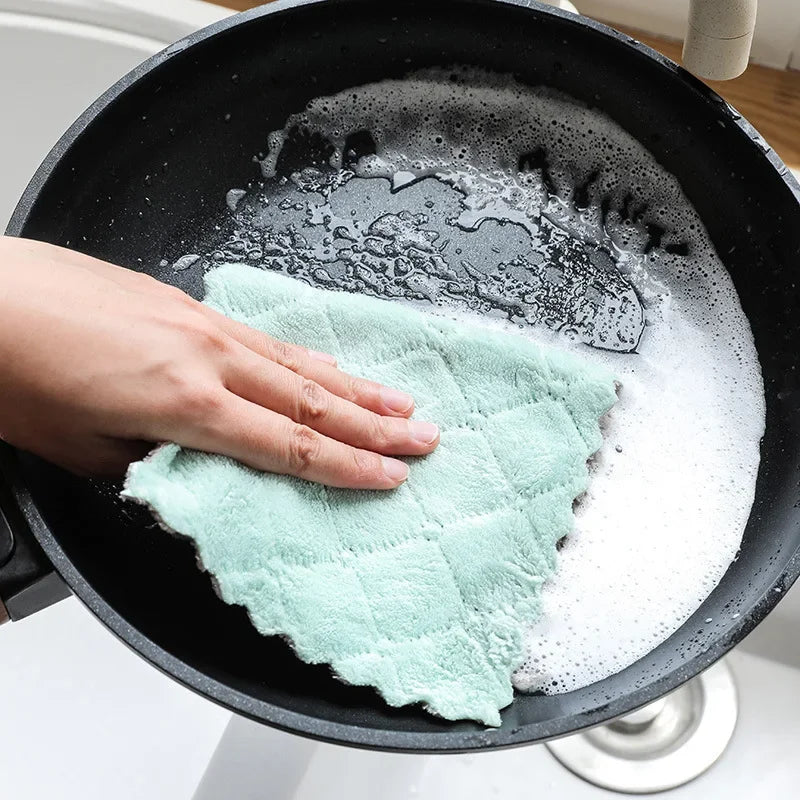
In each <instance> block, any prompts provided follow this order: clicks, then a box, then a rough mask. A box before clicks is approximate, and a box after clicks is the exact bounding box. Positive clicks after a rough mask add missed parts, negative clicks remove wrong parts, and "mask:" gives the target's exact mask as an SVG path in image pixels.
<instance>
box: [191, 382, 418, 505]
mask: <svg viewBox="0 0 800 800" xmlns="http://www.w3.org/2000/svg"><path fill="white" fill-rule="evenodd" d="M179 444H182V445H184V446H186V447H192V448H195V449H198V450H206V451H209V452H214V453H220V454H222V455H226V456H230V457H231V458H235V459H237V460H238V461H241V462H243V463H244V464H247V465H248V466H250V467H253V468H254V469H259V470H264V471H266V472H278V473H283V474H287V475H294V476H296V477H298V478H303V479H305V480H309V481H314V482H317V483H324V484H326V485H328V486H335V487H339V488H345V489H394V488H396V487H397V486H399V485H400V484H401V483H403V481H405V479H406V478H407V477H408V467H407V466H406V465H405V464H404V463H403V462H402V461H398V460H396V459H393V458H387V457H386V456H381V455H379V454H378V453H373V452H370V451H368V450H363V449H359V448H355V447H350V446H349V445H346V444H343V443H342V442H339V441H336V440H335V439H331V438H329V437H327V436H324V435H323V434H321V433H319V432H318V431H315V430H313V429H311V428H309V427H308V426H306V425H300V424H298V423H296V422H293V421H292V420H290V419H289V418H288V417H284V416H282V415H281V414H277V413H276V412H274V411H271V410H269V409H266V408H262V407H261V406H259V405H256V404H255V403H251V402H249V401H247V400H245V399H243V398H241V397H239V396H237V395H235V394H233V393H232V392H228V393H226V397H225V399H224V401H223V403H222V404H221V412H220V414H219V416H218V417H217V418H216V419H215V420H214V421H210V422H208V423H207V424H205V425H203V426H202V428H199V429H196V430H194V431H188V432H186V433H185V434H184V435H183V436H182V437H181V441H179Z"/></svg>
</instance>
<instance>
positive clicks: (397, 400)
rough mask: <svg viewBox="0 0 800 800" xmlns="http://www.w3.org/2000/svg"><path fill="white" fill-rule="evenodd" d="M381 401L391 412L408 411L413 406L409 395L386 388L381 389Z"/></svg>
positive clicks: (412, 400)
mask: <svg viewBox="0 0 800 800" xmlns="http://www.w3.org/2000/svg"><path fill="white" fill-rule="evenodd" d="M381 400H383V404H384V405H385V406H386V408H389V409H391V410H392V411H400V412H402V411H408V409H409V408H411V406H412V405H414V398H413V397H412V396H411V395H410V394H406V393H405V392H400V391H398V390H397V389H387V388H386V387H384V388H383V389H381Z"/></svg>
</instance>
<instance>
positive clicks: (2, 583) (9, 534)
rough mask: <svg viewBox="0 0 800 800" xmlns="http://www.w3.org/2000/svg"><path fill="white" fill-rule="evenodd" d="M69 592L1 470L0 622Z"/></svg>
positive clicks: (19, 617)
mask: <svg viewBox="0 0 800 800" xmlns="http://www.w3.org/2000/svg"><path fill="white" fill-rule="evenodd" d="M4 449H5V448H4ZM3 455H4V456H7V455H8V453H4V454H3ZM3 460H4V461H5V458H4V459H3ZM69 595H70V591H69V589H68V588H67V585H66V584H65V583H64V581H63V580H62V579H61V576H60V575H59V574H58V573H57V572H56V571H55V569H54V568H53V565H52V563H51V562H50V560H49V559H48V558H47V556H46V555H45V553H44V551H43V550H42V548H41V547H40V546H39V543H38V542H37V541H36V538H35V537H34V535H33V533H31V530H30V528H29V527H28V524H27V522H26V521H25V518H24V517H23V515H22V512H21V511H20V510H19V508H18V506H17V504H16V501H15V500H14V495H13V494H12V492H11V489H10V488H9V485H8V483H7V481H6V479H5V475H3V473H2V472H1V471H0V624H2V623H4V622H8V621H9V620H18V619H22V618H23V617H27V616H29V615H30V614H33V613H35V612H36V611H40V610H41V609H43V608H46V607H47V606H49V605H52V604H53V603H56V602H58V601H59V600H63V599H64V598H65V597H69Z"/></svg>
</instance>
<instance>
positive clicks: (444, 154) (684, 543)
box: [262, 68, 765, 693]
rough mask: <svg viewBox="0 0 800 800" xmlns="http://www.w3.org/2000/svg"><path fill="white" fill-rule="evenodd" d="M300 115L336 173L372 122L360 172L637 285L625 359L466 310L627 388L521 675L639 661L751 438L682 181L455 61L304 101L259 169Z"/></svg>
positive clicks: (687, 582)
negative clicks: (555, 236) (638, 316)
mask: <svg viewBox="0 0 800 800" xmlns="http://www.w3.org/2000/svg"><path fill="white" fill-rule="evenodd" d="M298 125H300V126H303V127H305V128H306V129H307V130H308V131H309V132H310V133H312V134H313V133H315V134H319V135H321V136H323V137H325V138H326V139H327V140H328V141H329V142H330V143H331V145H332V154H331V156H330V166H331V167H333V168H334V169H342V168H343V166H344V160H345V157H346V153H345V148H346V143H347V141H348V139H350V137H351V136H354V135H355V134H358V133H359V132H365V131H366V132H368V133H369V135H370V137H371V139H372V141H373V143H374V152H372V153H369V154H364V155H362V157H361V158H360V159H359V160H358V162H357V163H356V164H354V165H351V168H352V169H353V170H355V172H356V173H357V174H358V175H359V176H361V177H362V178H368V177H385V178H389V179H390V180H391V181H392V182H393V187H394V189H396V190H400V191H401V192H404V191H407V190H406V189H404V188H402V187H405V186H409V185H412V184H413V183H414V181H416V180H418V179H419V178H420V177H423V176H427V175H433V176H436V177H437V178H438V179H439V180H440V181H444V182H446V183H448V184H449V185H450V186H452V187H453V188H455V189H457V190H458V191H459V192H460V193H461V194H462V196H463V201H462V206H463V208H462V213H461V217H460V220H461V222H462V224H463V223H464V222H465V221H466V222H470V224H472V225H474V226H475V228H477V225H478V224H480V222H481V220H483V219H492V218H497V217H499V216H502V217H504V218H505V219H510V220H513V221H514V223H515V224H517V225H519V226H521V227H523V228H524V229H525V230H526V231H527V232H528V234H529V235H530V237H531V242H533V243H534V245H535V244H536V242H537V241H543V240H542V236H544V235H545V234H547V230H548V225H550V226H557V227H558V228H559V229H560V230H562V231H565V232H567V233H568V235H569V236H571V237H573V238H574V239H575V240H579V241H581V242H583V243H587V244H588V245H590V246H591V247H592V248H596V249H597V250H604V251H605V252H606V253H608V254H610V255H611V256H613V260H611V259H609V263H611V264H613V267H612V268H615V269H616V270H618V271H619V273H620V274H621V275H622V276H624V278H625V280H627V281H629V282H630V284H631V286H632V287H633V288H634V289H635V293H636V296H637V297H638V299H639V301H640V302H641V304H642V306H643V308H644V312H645V325H644V329H643V333H642V335H641V339H640V340H639V341H638V347H637V348H636V352H621V351H613V350H612V349H608V350H600V349H593V348H590V347H586V346H581V345H578V344H577V343H576V342H575V341H574V340H569V339H568V338H566V337H565V336H563V335H561V336H559V335H557V334H555V333H553V332H552V331H553V330H555V329H556V328H558V327H559V326H558V325H557V324H555V325H550V326H549V327H550V329H551V330H550V332H546V331H545V332H543V331H542V330H541V329H537V328H531V327H525V328H521V327H520V326H518V325H516V324H513V323H512V322H502V321H500V320H497V319H495V320H493V321H491V322H488V323H487V319H486V317H485V316H481V317H473V321H478V322H481V323H482V324H493V325H500V326H504V327H506V328H507V329H509V330H512V331H515V332H517V333H519V332H520V330H523V332H524V334H525V335H530V336H533V337H535V338H546V339H548V340H549V341H551V342H552V341H553V339H554V338H557V339H558V341H559V343H560V344H561V346H564V347H574V348H575V349H576V350H577V351H578V352H580V354H581V355H582V356H584V357H585V358H587V359H589V360H594V361H597V362H600V363H602V364H603V365H605V366H606V367H608V368H609V369H610V370H612V371H613V373H614V374H615V375H616V376H617V378H618V380H619V381H620V383H621V389H620V391H619V402H618V403H617V405H616V406H615V407H614V408H613V409H612V411H611V412H610V413H609V414H608V416H607V418H606V419H605V420H604V444H603V447H602V449H601V450H600V452H599V453H598V454H597V455H596V457H595V458H594V460H593V463H592V481H591V484H590V487H589V490H588V492H587V493H586V495H585V496H584V497H583V498H581V499H580V501H579V502H578V503H577V506H576V516H575V529H574V532H573V533H572V534H571V535H570V536H569V537H568V538H567V540H566V543H565V545H564V547H563V548H562V549H561V550H560V552H559V556H558V563H559V567H558V571H557V574H556V577H555V578H554V579H553V580H552V581H550V582H549V583H548V584H547V585H546V587H545V590H544V593H543V614H542V616H541V618H540V619H539V620H538V621H536V622H535V623H533V624H532V625H531V626H530V629H529V630H527V631H526V634H525V641H526V652H527V657H526V661H525V663H524V664H523V665H522V666H521V667H520V669H519V670H518V671H517V672H516V674H515V676H514V681H515V685H516V686H517V687H518V688H520V689H529V690H536V689H540V690H543V691H545V692H548V693H558V692H563V691H568V690H570V689H573V688H577V687H580V686H585V685H587V684H589V683H592V682H594V681H596V680H599V679H602V678H604V677H607V676H608V675H610V674H613V673H614V672H617V671H618V670H620V669H623V668H624V667H626V666H628V665H630V664H631V663H633V662H634V661H636V660H638V659H639V658H642V657H643V656H645V655H646V654H647V653H648V652H649V651H650V650H652V649H653V648H654V647H656V646H657V645H658V644H660V643H661V642H663V641H664V640H665V639H666V638H667V637H668V636H670V634H672V633H673V632H674V631H675V630H676V629H677V628H678V627H679V626H680V625H681V624H682V623H683V622H684V621H685V620H686V619H687V618H688V617H689V616H690V615H691V614H692V613H693V612H694V611H695V610H696V609H697V608H698V607H699V606H700V604H701V603H702V601H703V600H704V599H705V598H706V597H707V595H708V594H709V592H710V591H712V590H713V588H714V587H715V586H716V585H717V583H718V582H719V580H720V579H721V577H722V575H723V574H724V573H725V571H726V569H727V568H728V566H729V565H730V563H731V561H732V560H733V559H734V557H735V556H736V553H737V549H738V547H739V545H740V543H741V537H742V533H743V530H744V527H745V524H746V521H747V518H748V515H749V512H750V507H751V505H752V501H753V495H754V488H755V478H756V473H757V470H758V464H759V442H760V439H761V436H762V435H763V431H764V414H765V410H764V396H763V385H762V379H761V372H760V367H759V363H758V358H757V354H756V350H755V346H754V343H753V339H752V334H751V332H750V328H749V325H748V323H747V319H746V318H745V315H744V313H743V311H742V309H741V305H740V303H739V299H738V297H737V294H736V291H735V289H734V286H733V284H732V282H731V279H730V277H729V276H728V274H727V272H726V271H725V268H724V267H723V265H722V263H721V261H720V259H719V258H718V256H717V254H716V252H715V250H714V247H713V245H712V243H711V241H710V239H709V237H708V235H707V233H706V231H705V228H704V226H703V224H702V222H701V220H700V219H699V217H698V216H697V214H696V212H695V211H694V209H693V208H692V206H691V205H690V203H689V202H688V200H687V199H686V197H685V196H684V194H683V192H682V190H681V188H680V185H679V184H678V182H677V180H676V179H675V178H674V177H673V176H672V175H670V174H669V173H667V172H666V171H665V170H664V169H663V168H662V167H661V166H660V165H659V164H658V163H657V162H656V161H655V159H654V158H653V157H652V155H651V154H650V153H649V152H648V151H647V150H646V149H644V147H643V146H642V145H641V144H639V143H638V142H637V141H636V140H635V139H633V137H631V136H629V135H628V134H627V133H626V132H625V131H624V130H623V129H622V128H620V127H619V126H618V125H616V124H615V123H614V122H613V121H612V120H611V119H609V118H608V117H606V116H605V115H603V114H601V113H600V112H598V111H595V110H592V109H589V108H587V107H585V106H582V105H580V104H578V103H577V102H575V101H573V100H571V99H569V98H567V97H565V96H563V95H560V94H556V93H554V92H552V91H549V90H546V89H530V88H528V87H524V86H522V85H519V84H517V83H515V82H514V81H513V80H512V79H510V78H508V77H502V76H495V75H489V74H486V73H482V72H477V71H475V70H470V69H465V68H455V69H449V70H429V71H425V72H421V73H415V74H414V75H413V76H411V77H410V78H408V79H404V80H397V81H386V82H383V83H380V84H374V85H371V86H366V87H361V88H358V89H355V90H348V91H347V92H344V93H342V94H339V95H336V96H333V97H326V98H320V99H318V100H314V101H312V102H311V103H309V105H308V107H307V109H306V110H305V111H304V112H303V113H302V114H300V115H298V116H296V117H294V118H291V119H290V120H289V121H288V123H287V125H286V128H285V129H284V131H280V132H276V133H273V134H271V136H270V150H269V155H268V156H267V158H266V159H264V160H263V162H262V169H263V172H264V175H265V177H267V178H269V177H271V176H274V174H275V169H276V165H277V163H278V159H279V155H280V150H281V147H282V146H283V145H284V143H285V142H286V140H287V137H288V135H289V134H288V132H289V131H290V130H291V129H292V128H293V127H294V126H298ZM336 224H344V223H342V222H339V223H336ZM537 237H539V238H538V239H537ZM455 252H456V255H460V254H461V250H456V251H455ZM541 252H542V253H544V254H545V255H546V256H547V255H549V251H547V250H546V249H543V250H542V251H541ZM315 266H316V267H317V268H321V266H322V265H321V263H320V264H317V265H315ZM326 274H327V273H326ZM434 310H435V308H434ZM461 312H462V313H464V314H466V315H469V312H468V311H466V310H465V309H464V308H463V307H461ZM438 313H448V314H452V313H456V312H455V311H454V310H453V309H452V308H449V309H445V308H442V307H439V308H438ZM556 322H558V320H556Z"/></svg>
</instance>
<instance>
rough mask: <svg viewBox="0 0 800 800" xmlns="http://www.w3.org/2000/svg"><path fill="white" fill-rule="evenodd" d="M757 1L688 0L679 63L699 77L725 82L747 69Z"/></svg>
mask: <svg viewBox="0 0 800 800" xmlns="http://www.w3.org/2000/svg"><path fill="white" fill-rule="evenodd" d="M757 5H758V2H757V0H690V4H689V24H688V27H687V29H686V38H685V40H684V42H683V65H684V66H685V67H686V69H688V70H689V72H692V73H694V74H695V75H697V76H698V77H700V78H707V79H709V80H717V81H726V80H730V79H731V78H736V77H738V76H739V75H741V74H742V73H743V72H744V71H745V69H746V68H747V61H748V59H749V58H750V46H751V44H752V42H753V31H754V30H755V25H756V8H757Z"/></svg>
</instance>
